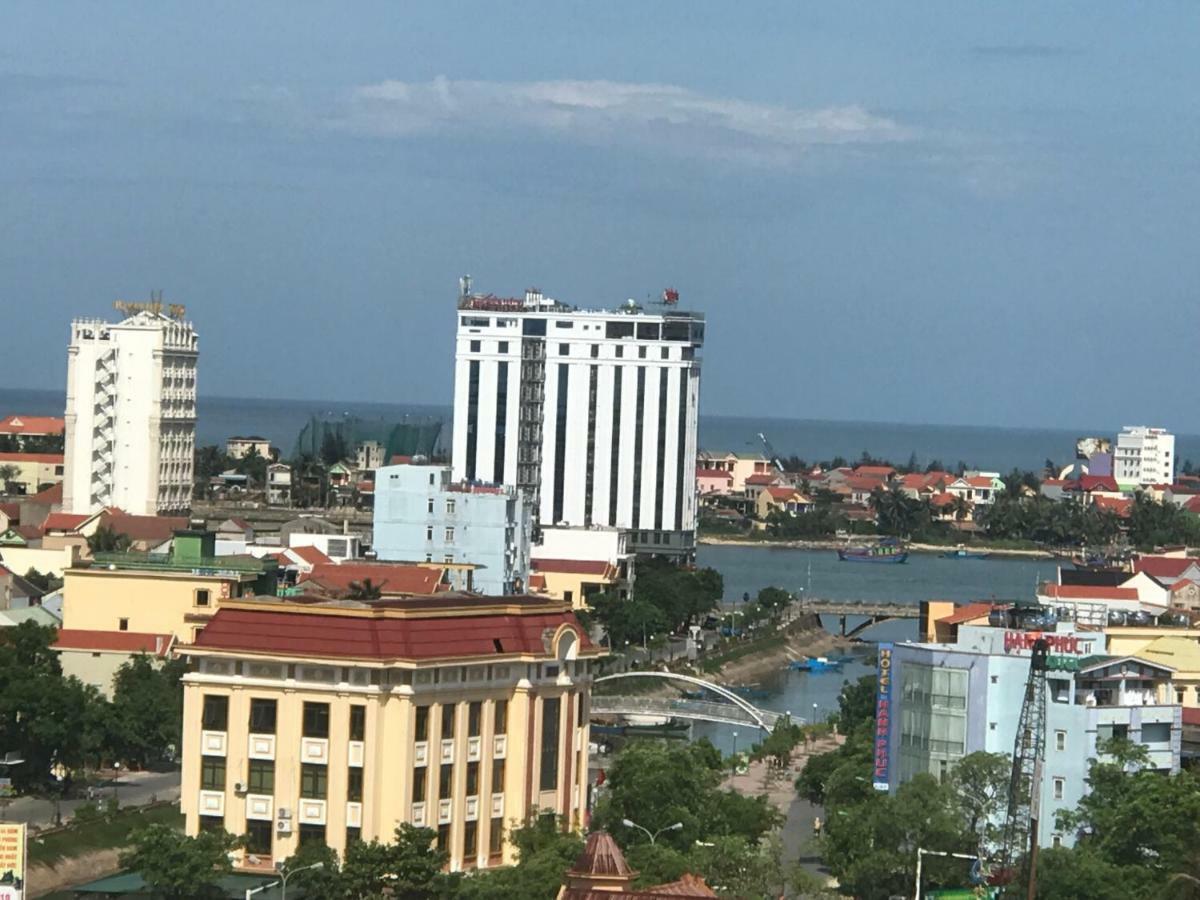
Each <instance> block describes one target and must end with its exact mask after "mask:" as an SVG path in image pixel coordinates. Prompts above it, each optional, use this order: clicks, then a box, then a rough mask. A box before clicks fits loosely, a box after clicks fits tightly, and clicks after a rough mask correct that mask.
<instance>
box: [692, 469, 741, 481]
mask: <svg viewBox="0 0 1200 900" xmlns="http://www.w3.org/2000/svg"><path fill="white" fill-rule="evenodd" d="M696 477H697V478H723V479H724V480H726V481H732V480H733V473H732V472H726V471H725V470H724V469H697V470H696ZM750 477H751V478H754V477H756V476H753V475H752V476H750Z"/></svg>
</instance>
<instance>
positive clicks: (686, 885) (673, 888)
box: [632, 872, 717, 900]
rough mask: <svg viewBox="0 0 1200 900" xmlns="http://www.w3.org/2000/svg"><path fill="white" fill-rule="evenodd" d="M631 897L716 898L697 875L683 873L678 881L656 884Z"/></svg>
mask: <svg viewBox="0 0 1200 900" xmlns="http://www.w3.org/2000/svg"><path fill="white" fill-rule="evenodd" d="M632 896H633V897H635V898H639V900H658V898H659V897H716V896H717V895H716V893H715V892H714V891H713V889H712V888H710V887H709V886H708V885H707V884H705V882H704V879H703V878H701V877H700V876H699V875H693V874H691V873H690V872H684V873H683V874H682V875H680V876H679V880H678V881H672V882H671V883H669V884H656V885H654V886H653V887H648V888H644V889H643V890H640V891H634V892H633V894H632Z"/></svg>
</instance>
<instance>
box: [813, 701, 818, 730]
mask: <svg viewBox="0 0 1200 900" xmlns="http://www.w3.org/2000/svg"><path fill="white" fill-rule="evenodd" d="M818 718H819V717H818V715H817V704H815V703H814V704H813V724H814V725H816V724H817V721H818Z"/></svg>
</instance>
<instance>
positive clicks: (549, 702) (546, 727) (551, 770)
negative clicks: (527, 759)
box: [539, 697, 562, 791]
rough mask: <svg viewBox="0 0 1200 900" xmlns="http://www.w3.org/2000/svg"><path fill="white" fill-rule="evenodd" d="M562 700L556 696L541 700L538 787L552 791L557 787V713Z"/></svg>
mask: <svg viewBox="0 0 1200 900" xmlns="http://www.w3.org/2000/svg"><path fill="white" fill-rule="evenodd" d="M561 707H562V701H561V700H559V699H558V698H557V697H553V698H547V699H546V700H543V701H542V754H541V755H542V768H541V778H540V783H539V787H540V789H541V790H543V791H552V790H554V789H555V788H557V787H558V714H559V710H560V709H561Z"/></svg>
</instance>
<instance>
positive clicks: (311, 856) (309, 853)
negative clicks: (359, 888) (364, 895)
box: [283, 842, 344, 900]
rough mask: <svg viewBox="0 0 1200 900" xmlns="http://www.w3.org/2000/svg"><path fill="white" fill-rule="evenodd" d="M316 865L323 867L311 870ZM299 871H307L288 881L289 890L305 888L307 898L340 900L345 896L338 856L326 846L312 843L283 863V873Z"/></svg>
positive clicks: (302, 847)
mask: <svg viewBox="0 0 1200 900" xmlns="http://www.w3.org/2000/svg"><path fill="white" fill-rule="evenodd" d="M316 863H320V864H321V867H320V868H309V867H310V866H314V865H315V864H316ZM298 869H304V870H305V871H304V873H303V874H299V875H297V876H296V877H295V879H294V880H289V881H288V885H289V888H290V886H291V885H296V886H298V887H303V888H304V892H305V894H306V895H307V896H310V897H321V898H327V900H340V898H341V897H343V896H344V894H343V892H342V881H341V879H342V871H341V865H340V863H339V862H338V855H337V853H336V851H334V850H332V849H331V848H330V847H329V846H327V845H326V844H319V843H316V842H312V843H308V844H302V845H300V846H299V847H297V848H296V852H295V853H293V854H292V855H291V856H289V857H288V858H287V859H285V860H284V861H283V871H284V872H295V871H297V870H298Z"/></svg>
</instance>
